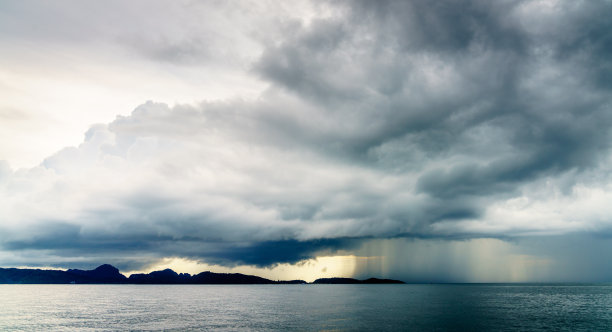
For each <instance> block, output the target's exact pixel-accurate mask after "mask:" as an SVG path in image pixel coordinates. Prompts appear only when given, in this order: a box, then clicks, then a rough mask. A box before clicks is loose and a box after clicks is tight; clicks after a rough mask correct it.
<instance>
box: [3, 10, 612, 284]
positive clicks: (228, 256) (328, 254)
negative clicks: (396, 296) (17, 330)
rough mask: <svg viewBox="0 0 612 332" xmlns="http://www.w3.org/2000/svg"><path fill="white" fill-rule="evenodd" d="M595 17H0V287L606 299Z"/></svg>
mask: <svg viewBox="0 0 612 332" xmlns="http://www.w3.org/2000/svg"><path fill="white" fill-rule="evenodd" d="M611 16H612V1H606V0H602V1H569V0H567V1H562V0H557V1H556V0H524V1H520V0H517V1H505V0H500V1H484V0H483V1H480V0H458V1H450V0H449V1H446V0H441V1H436V2H430V1H424V0H423V1H421V0H412V1H290V2H287V1H233V2H225V1H212V0H211V1H188V0H182V1H160V0H152V1H144V0H141V1H138V0H136V1H112V0H111V1H104V2H99V1H77V0H59V1H53V2H49V1H34V0H33V1H17V0H6V1H2V2H1V3H0V50H1V53H2V56H1V57H0V266H3V267H13V266H19V267H26V266H29V267H56V268H93V267H96V266H97V265H100V264H103V263H110V264H113V265H115V266H117V267H118V268H119V269H120V270H121V271H122V272H125V273H127V274H129V273H132V272H147V271H152V270H156V269H162V268H173V269H175V270H176V271H178V272H189V273H197V272H200V271H204V270H213V271H218V272H242V273H249V274H256V275H260V276H264V277H267V278H271V279H304V280H307V281H312V280H314V279H316V278H319V277H330V276H352V277H357V278H365V277H387V278H396V279H401V280H404V281H410V282H532V281H536V282H545V281H577V282H591V281H596V282H599V281H612V205H611V204H610V203H609V202H611V201H612V172H611V171H612V149H611V144H610V143H611V142H612V141H611V139H612V137H611V134H612V132H611V130H610V128H612V20H610V19H609V18H610V17H611Z"/></svg>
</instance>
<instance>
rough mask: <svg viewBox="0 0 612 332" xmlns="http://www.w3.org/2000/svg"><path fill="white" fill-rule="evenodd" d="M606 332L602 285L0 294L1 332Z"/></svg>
mask: <svg viewBox="0 0 612 332" xmlns="http://www.w3.org/2000/svg"><path fill="white" fill-rule="evenodd" d="M611 326H612V286H609V285H580V286H578V285H569V286H567V285H566V286H561V285H548V286H546V285H531V286H527V285H518V286H517V285H0V331H13V330H26V331H35V330H38V331H40V330H66V331H73V330H173V329H174V330H190V329H191V330H200V329H221V330H224V329H225V330H406V329H413V330H534V329H535V330H537V329H551V330H563V329H566V330H573V331H575V330H585V331H586V330H589V331H592V330H607V329H609V328H610V327H611Z"/></svg>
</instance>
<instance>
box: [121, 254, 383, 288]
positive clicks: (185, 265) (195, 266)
mask: <svg viewBox="0 0 612 332" xmlns="http://www.w3.org/2000/svg"><path fill="white" fill-rule="evenodd" d="M363 259H368V257H358V256H354V255H345V256H322V257H317V258H315V259H310V260H307V261H304V262H300V263H298V264H278V265H276V266H274V267H271V268H260V267H255V266H248V265H240V266H235V267H226V266H221V265H210V264H206V263H201V262H197V261H194V260H189V259H185V258H165V259H163V260H162V261H161V262H160V263H158V264H155V265H153V266H150V267H149V268H147V269H146V270H141V271H126V272H123V271H122V273H124V274H125V275H126V276H129V275H131V274H135V273H150V272H153V271H160V270H164V269H172V270H173V271H175V272H177V273H189V274H191V275H194V274H198V273H200V272H205V271H210V272H216V273H242V274H249V275H255V276H258V277H262V278H266V279H270V280H304V281H307V282H312V281H314V280H316V279H319V278H330V277H349V278H350V277H352V276H353V274H354V272H355V268H356V265H357V261H358V260H363ZM374 259H375V258H374Z"/></svg>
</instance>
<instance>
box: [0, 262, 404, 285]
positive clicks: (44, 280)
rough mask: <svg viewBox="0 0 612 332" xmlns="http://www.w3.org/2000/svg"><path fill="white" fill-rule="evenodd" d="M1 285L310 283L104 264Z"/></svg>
mask: <svg viewBox="0 0 612 332" xmlns="http://www.w3.org/2000/svg"><path fill="white" fill-rule="evenodd" d="M312 283H313V284H403V283H404V282H403V281H399V280H392V279H377V278H369V279H365V280H358V279H353V278H321V279H317V280H315V281H314V282H312ZM0 284H157V285H160V284H162V285H175V284H193V285H222V284H226V285H228V284H249V285H253V284H307V282H306V281H304V280H270V279H266V278H262V277H258V276H253V275H247V274H242V273H215V272H210V271H206V272H201V273H198V274H194V275H191V274H189V273H176V272H174V271H173V270H171V269H165V270H162V271H153V272H151V273H136V274H132V275H130V277H129V278H128V277H126V276H124V275H123V274H121V273H120V272H119V269H117V268H116V267H114V266H112V265H109V264H103V265H100V266H98V267H97V268H95V269H93V270H79V269H69V270H66V271H63V270H42V269H18V268H0Z"/></svg>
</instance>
